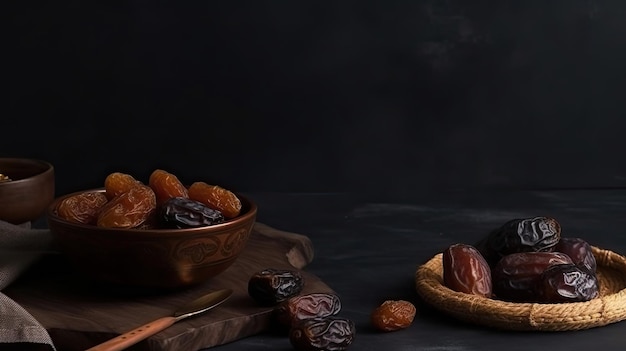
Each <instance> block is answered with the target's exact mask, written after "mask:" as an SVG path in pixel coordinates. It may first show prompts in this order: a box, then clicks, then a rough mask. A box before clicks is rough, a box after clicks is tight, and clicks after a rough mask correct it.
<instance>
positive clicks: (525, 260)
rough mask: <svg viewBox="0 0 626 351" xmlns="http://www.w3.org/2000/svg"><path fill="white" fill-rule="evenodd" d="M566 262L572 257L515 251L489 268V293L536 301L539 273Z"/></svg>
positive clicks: (570, 261)
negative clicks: (490, 277) (490, 281)
mask: <svg viewBox="0 0 626 351" xmlns="http://www.w3.org/2000/svg"><path fill="white" fill-rule="evenodd" d="M568 263H572V260H571V259H570V257H569V256H567V255H566V254H564V253H561V252H518V253H514V254H510V255H507V256H504V257H503V258H502V259H501V260H500V261H498V263H497V264H496V266H495V267H494V269H493V270H492V280H493V293H494V295H495V297H497V298H498V299H500V300H506V301H513V302H530V301H536V300H538V299H539V297H538V291H537V284H538V281H539V279H540V278H541V274H542V273H543V272H544V271H545V270H546V269H548V268H549V267H551V266H554V265H557V264H568Z"/></svg>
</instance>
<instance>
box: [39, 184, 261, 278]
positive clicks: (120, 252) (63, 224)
mask: <svg viewBox="0 0 626 351" xmlns="http://www.w3.org/2000/svg"><path fill="white" fill-rule="evenodd" d="M86 191H87V192H94V191H104V190H103V189H91V190H86ZM79 193H81V192H76V193H72V194H67V195H64V196H61V197H58V198H57V199H55V200H54V202H53V203H52V204H51V205H50V206H49V208H48V211H47V217H48V226H49V228H50V230H51V232H52V235H53V239H54V242H55V245H57V247H58V249H59V250H60V251H61V252H62V253H63V254H65V255H66V257H67V258H68V261H69V262H70V263H71V264H72V265H73V266H74V267H75V268H76V270H77V271H78V272H81V273H82V274H83V275H84V276H85V277H86V278H87V279H88V280H92V281H94V282H96V283H105V284H107V285H114V286H119V287H122V288H123V287H129V288H149V289H152V288H157V289H160V288H163V289H177V288H182V287H186V286H191V285H196V284H199V283H202V282H205V281H207V280H208V279H210V278H212V277H215V276H217V275H218V274H220V273H222V272H223V271H224V270H226V269H227V268H228V267H230V265H232V264H233V263H234V262H235V260H236V259H237V258H238V257H239V254H240V253H241V252H242V250H243V249H244V247H245V246H246V243H247V241H248V238H249V236H250V233H251V231H252V226H253V225H254V223H255V220H256V214H257V206H256V205H255V204H254V203H253V202H252V201H251V200H249V199H248V198H246V197H244V196H242V195H239V194H237V196H238V197H239V199H240V200H241V203H242V210H241V214H240V215H239V216H238V217H236V218H234V219H230V220H227V221H225V222H224V223H220V224H215V225H212V226H206V227H199V228H185V229H121V228H103V227H97V226H95V225H86V224H79V223H73V222H69V221H66V220H64V219H62V218H60V217H59V216H58V215H57V208H58V206H59V204H60V203H61V201H63V200H64V199H65V198H67V197H70V196H73V195H77V194H79Z"/></svg>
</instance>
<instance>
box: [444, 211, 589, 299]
mask: <svg viewBox="0 0 626 351" xmlns="http://www.w3.org/2000/svg"><path fill="white" fill-rule="evenodd" d="M442 260H443V280H444V285H445V286H447V287H448V288H450V289H452V290H455V291H459V292H463V293H468V294H475V295H480V296H484V297H487V298H493V299H498V300H503V301H509V302H533V303H564V302H583V301H589V300H591V299H594V298H596V297H598V295H599V284H598V277H597V275H596V266H597V264H596V258H595V256H594V255H593V252H592V248H591V245H590V244H589V243H588V242H587V241H585V240H584V239H582V238H578V237H566V236H562V235H561V225H560V224H559V222H558V221H557V220H555V219H554V218H551V217H533V218H522V219H513V220H510V221H508V222H506V223H504V224H503V225H502V226H500V227H498V228H496V229H495V230H493V231H491V232H490V233H488V234H487V235H486V236H485V237H483V238H482V239H481V240H479V241H478V242H477V243H476V244H474V245H469V244H463V243H457V244H452V245H450V246H449V247H448V248H447V249H446V250H445V251H444V252H443V257H442Z"/></svg>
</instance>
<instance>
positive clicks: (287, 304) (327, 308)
mask: <svg viewBox="0 0 626 351" xmlns="http://www.w3.org/2000/svg"><path fill="white" fill-rule="evenodd" d="M339 311H341V300H340V299H339V296H337V295H335V294H329V293H311V294H304V295H298V296H293V297H291V298H289V299H287V300H285V301H283V302H281V303H280V304H279V305H278V306H277V307H276V308H275V309H274V319H275V320H276V322H277V323H278V325H280V326H282V327H286V328H291V327H292V326H294V325H295V324H296V323H297V322H299V321H301V320H304V319H310V318H324V317H329V316H334V315H337V314H338V313H339Z"/></svg>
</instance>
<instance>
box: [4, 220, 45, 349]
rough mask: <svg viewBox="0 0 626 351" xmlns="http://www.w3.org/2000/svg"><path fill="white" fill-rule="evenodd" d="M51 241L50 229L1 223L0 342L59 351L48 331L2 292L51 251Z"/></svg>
mask: <svg viewBox="0 0 626 351" xmlns="http://www.w3.org/2000/svg"><path fill="white" fill-rule="evenodd" d="M51 240H52V239H51V234H50V231H49V230H47V229H32V228H31V227H30V225H29V224H25V225H19V226H17V225H13V224H10V223H7V222H5V221H1V220H0V343H38V344H48V345H50V346H51V347H52V349H53V350H56V349H55V347H54V345H53V343H52V339H51V338H50V335H48V332H47V331H46V329H45V328H44V327H43V326H42V325H41V324H40V323H39V322H37V320H36V319H35V318H34V317H33V316H32V315H31V314H30V313H28V311H26V310H25V309H24V308H22V307H21V306H20V305H19V304H17V303H16V302H15V301H13V300H12V299H11V298H9V297H8V296H6V295H5V294H3V293H2V289H4V288H5V287H7V286H9V284H11V283H12V282H13V281H14V280H15V279H16V278H17V277H19V275H20V274H21V273H22V272H24V270H26V269H27V268H28V267H29V266H30V265H31V264H32V263H34V262H35V261H36V260H37V259H38V258H39V257H40V256H41V255H42V254H43V253H45V252H46V251H47V250H49V247H50V245H51Z"/></svg>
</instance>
